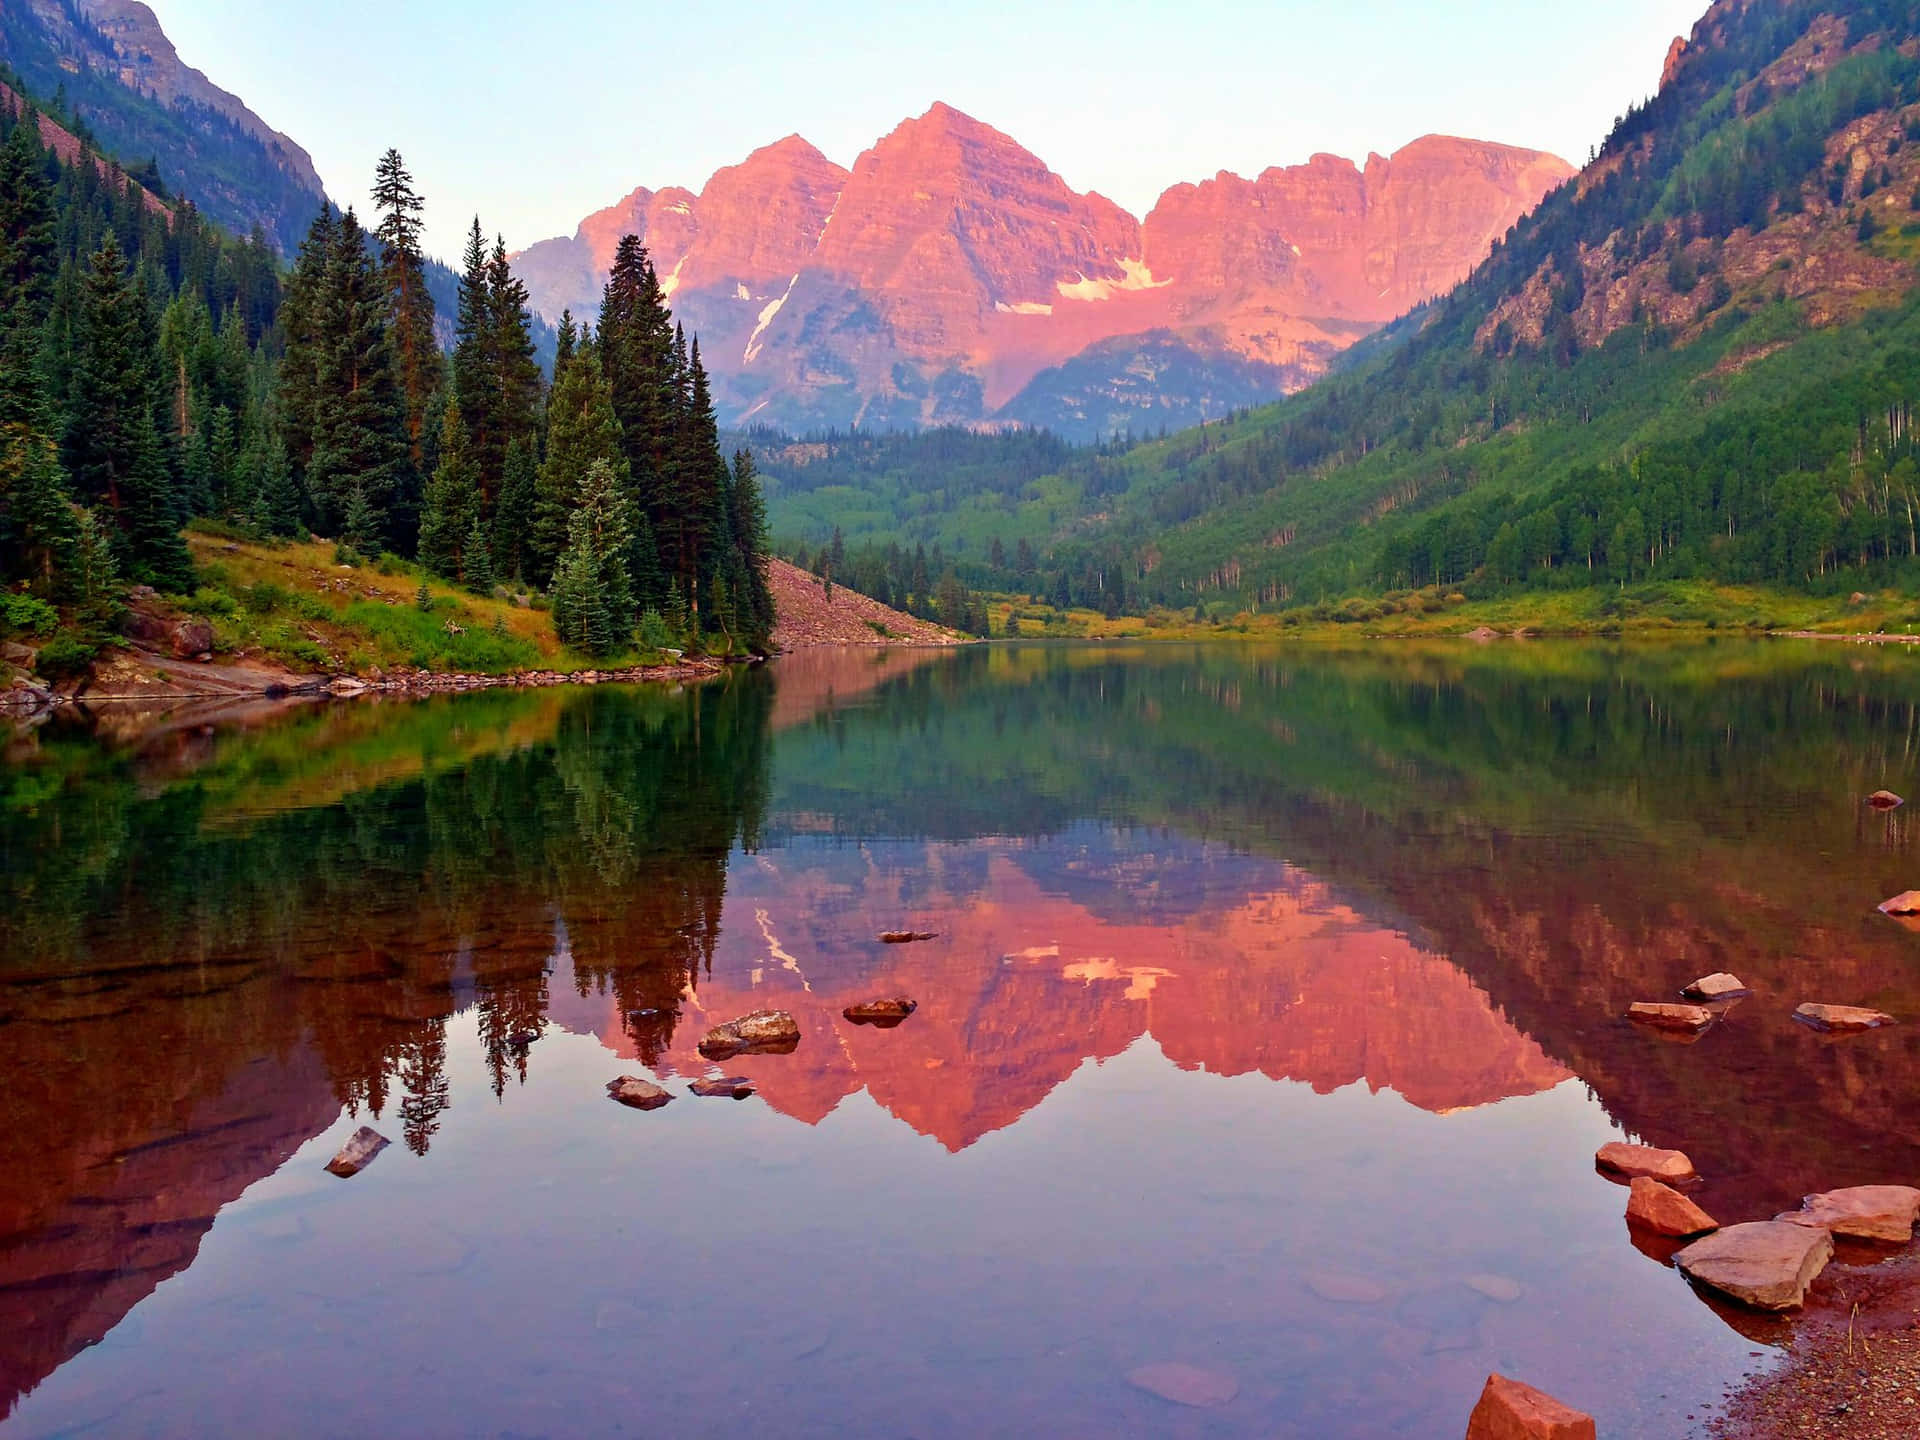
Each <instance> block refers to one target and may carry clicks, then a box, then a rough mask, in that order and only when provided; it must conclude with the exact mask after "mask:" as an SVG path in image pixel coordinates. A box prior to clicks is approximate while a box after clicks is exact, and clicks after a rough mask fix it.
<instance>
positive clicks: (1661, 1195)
mask: <svg viewBox="0 0 1920 1440" xmlns="http://www.w3.org/2000/svg"><path fill="white" fill-rule="evenodd" d="M1627 1223H1628V1224H1629V1225H1638V1226H1640V1227H1641V1228H1642V1229H1646V1230H1651V1231H1653V1232H1654V1234H1656V1235H1670V1236H1672V1237H1673V1238H1674V1239H1676V1240H1684V1239H1685V1238H1686V1237H1688V1236H1689V1235H1701V1234H1705V1233H1706V1232H1707V1231H1709V1230H1718V1229H1719V1228H1720V1222H1719V1221H1717V1220H1715V1219H1714V1218H1713V1217H1712V1216H1711V1215H1709V1214H1707V1212H1706V1211H1704V1210H1702V1209H1701V1208H1700V1207H1699V1206H1698V1205H1696V1204H1694V1203H1693V1201H1691V1200H1689V1199H1688V1198H1687V1197H1686V1196H1684V1195H1682V1194H1681V1193H1680V1192H1679V1191H1678V1190H1674V1189H1670V1188H1669V1187H1667V1186H1665V1185H1662V1184H1661V1183H1660V1182H1659V1181H1658V1180H1650V1179H1648V1178H1647V1177H1646V1176H1645V1175H1636V1176H1634V1178H1633V1184H1632V1187H1631V1192H1630V1194H1629V1195H1628V1198H1627Z"/></svg>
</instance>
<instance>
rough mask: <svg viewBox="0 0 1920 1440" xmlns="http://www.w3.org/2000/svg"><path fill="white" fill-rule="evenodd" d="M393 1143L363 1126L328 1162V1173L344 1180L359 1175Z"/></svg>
mask: <svg viewBox="0 0 1920 1440" xmlns="http://www.w3.org/2000/svg"><path fill="white" fill-rule="evenodd" d="M392 1143H393V1142H392V1141H391V1140H389V1139H387V1137H386V1136H384V1135H382V1134H381V1133H380V1132H379V1131H378V1130H375V1129H373V1128H372V1127H371V1126H368V1125H362V1126H361V1127H360V1128H359V1129H358V1130H356V1131H354V1132H353V1134H352V1135H351V1136H350V1137H348V1140H347V1143H346V1144H344V1145H342V1146H341V1147H340V1153H339V1154H338V1155H335V1156H334V1157H333V1159H331V1160H329V1161H328V1162H327V1173H328V1174H329V1175H338V1176H339V1177H340V1178H341V1179H342V1180H346V1179H349V1178H351V1177H352V1176H355V1175H358V1174H359V1173H360V1172H361V1171H362V1170H364V1169H366V1168H367V1166H369V1165H371V1164H372V1163H373V1157H374V1156H376V1155H378V1154H379V1153H380V1152H381V1151H382V1150H384V1149H386V1148H387V1146H389V1145H391V1144H392Z"/></svg>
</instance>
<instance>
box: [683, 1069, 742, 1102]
mask: <svg viewBox="0 0 1920 1440" xmlns="http://www.w3.org/2000/svg"><path fill="white" fill-rule="evenodd" d="M687 1089H689V1090H691V1091H692V1092H693V1093H694V1094H695V1095H700V1096H703V1097H705V1098H707V1099H710V1100H745V1099H746V1098H747V1097H748V1096H750V1095H751V1094H753V1082H752V1081H751V1080H749V1079H747V1078H746V1077H745V1076H744V1075H713V1076H706V1077H703V1078H701V1079H699V1080H694V1081H692V1082H690V1083H689V1084H688V1086H687Z"/></svg>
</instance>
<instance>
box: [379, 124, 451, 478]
mask: <svg viewBox="0 0 1920 1440" xmlns="http://www.w3.org/2000/svg"><path fill="white" fill-rule="evenodd" d="M373 203H374V205H375V207H376V208H377V209H378V211H379V214H380V224H379V227H378V228H377V229H376V230H375V231H374V234H375V235H376V236H377V237H378V238H379V240H380V277H381V280H382V282H383V283H384V285H385V287H386V294H387V327H388V331H389V333H390V334H391V336H392V340H393V355H394V372H395V375H396V377H397V379H398V382H399V386H400V395H401V400H402V402H403V404H404V405H405V407H406V417H407V418H406V432H407V447H408V457H409V459H410V460H411V461H412V464H413V467H414V470H415V472H416V473H418V472H420V470H421V467H422V465H423V464H424V462H425V459H426V426H427V405H428V401H429V400H430V399H431V397H432V395H433V391H434V389H435V387H436V386H438V385H439V383H440V377H441V362H440V347H439V345H438V343H436V341H435V340H434V335H433V320H434V312H433V296H432V295H431V294H429V293H428V291H427V277H426V257H425V255H424V254H423V253H422V251H421V249H420V234H421V226H420V213H421V210H422V209H423V208H424V205H423V202H422V201H421V199H420V196H419V193H418V192H417V191H415V189H414V188H413V177H412V176H411V175H409V174H408V173H407V167H406V164H405V162H404V161H402V160H401V158H400V152H399V151H398V150H388V151H387V153H386V154H385V155H383V156H381V157H380V164H379V166H378V168H377V169H376V171H375V172H374V181H373Z"/></svg>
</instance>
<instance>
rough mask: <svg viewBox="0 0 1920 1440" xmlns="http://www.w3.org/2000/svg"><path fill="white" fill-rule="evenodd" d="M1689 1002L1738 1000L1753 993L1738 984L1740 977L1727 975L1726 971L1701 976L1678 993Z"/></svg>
mask: <svg viewBox="0 0 1920 1440" xmlns="http://www.w3.org/2000/svg"><path fill="white" fill-rule="evenodd" d="M1680 993H1681V994H1682V995H1684V996H1686V997H1687V998H1688V999H1689V1000H1738V999H1739V998H1740V997H1741V996H1743V995H1751V994H1752V993H1753V991H1751V990H1749V989H1748V988H1747V987H1746V986H1745V985H1742V984H1741V983H1740V977H1739V976H1737V975H1729V974H1727V972H1726V971H1724V970H1720V971H1716V972H1715V973H1714V974H1712V975H1703V976H1701V977H1700V978H1699V979H1698V980H1696V981H1694V982H1693V983H1692V984H1691V985H1689V986H1687V988H1686V989H1684V990H1682V991H1681V992H1680Z"/></svg>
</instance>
